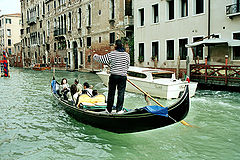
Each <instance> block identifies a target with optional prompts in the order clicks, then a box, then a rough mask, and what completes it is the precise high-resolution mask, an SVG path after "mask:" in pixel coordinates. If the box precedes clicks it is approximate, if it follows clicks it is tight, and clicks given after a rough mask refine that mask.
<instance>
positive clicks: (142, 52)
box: [138, 43, 144, 62]
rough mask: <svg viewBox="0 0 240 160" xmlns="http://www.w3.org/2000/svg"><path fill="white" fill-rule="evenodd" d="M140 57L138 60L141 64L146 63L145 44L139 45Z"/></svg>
mask: <svg viewBox="0 0 240 160" xmlns="http://www.w3.org/2000/svg"><path fill="white" fill-rule="evenodd" d="M138 48H139V57H138V60H139V62H143V61H144V43H139V46H138Z"/></svg>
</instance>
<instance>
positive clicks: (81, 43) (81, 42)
mask: <svg viewBox="0 0 240 160" xmlns="http://www.w3.org/2000/svg"><path fill="white" fill-rule="evenodd" d="M79 41H80V47H82V46H83V41H82V38H79Z"/></svg>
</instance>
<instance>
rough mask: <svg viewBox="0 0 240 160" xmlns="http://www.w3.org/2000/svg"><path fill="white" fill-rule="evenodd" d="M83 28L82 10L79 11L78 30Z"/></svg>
mask: <svg viewBox="0 0 240 160" xmlns="http://www.w3.org/2000/svg"><path fill="white" fill-rule="evenodd" d="M81 27H82V9H81V8H79V9H78V28H81Z"/></svg>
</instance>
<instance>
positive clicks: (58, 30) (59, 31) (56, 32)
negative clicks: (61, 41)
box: [54, 28, 66, 37]
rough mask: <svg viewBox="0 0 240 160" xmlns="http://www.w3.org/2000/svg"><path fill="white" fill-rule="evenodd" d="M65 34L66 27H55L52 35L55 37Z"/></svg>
mask: <svg viewBox="0 0 240 160" xmlns="http://www.w3.org/2000/svg"><path fill="white" fill-rule="evenodd" d="M65 34H66V28H56V29H55V30H54V36H55V37H60V36H63V35H65Z"/></svg>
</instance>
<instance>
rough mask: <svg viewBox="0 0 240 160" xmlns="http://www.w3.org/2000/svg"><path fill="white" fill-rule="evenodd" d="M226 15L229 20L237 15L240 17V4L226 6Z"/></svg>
mask: <svg viewBox="0 0 240 160" xmlns="http://www.w3.org/2000/svg"><path fill="white" fill-rule="evenodd" d="M226 15H227V16H228V17H229V18H232V17H233V16H236V15H240V3H237V4H231V5H228V6H226Z"/></svg>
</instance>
